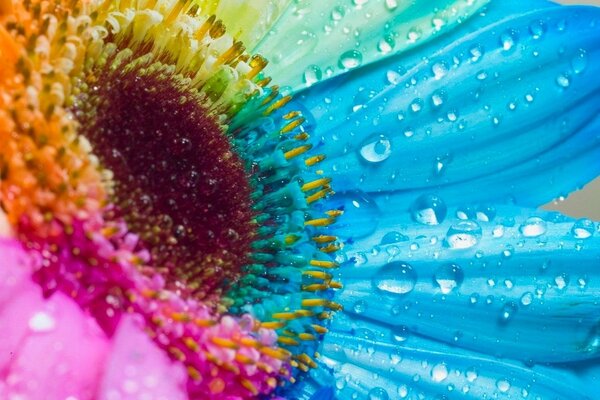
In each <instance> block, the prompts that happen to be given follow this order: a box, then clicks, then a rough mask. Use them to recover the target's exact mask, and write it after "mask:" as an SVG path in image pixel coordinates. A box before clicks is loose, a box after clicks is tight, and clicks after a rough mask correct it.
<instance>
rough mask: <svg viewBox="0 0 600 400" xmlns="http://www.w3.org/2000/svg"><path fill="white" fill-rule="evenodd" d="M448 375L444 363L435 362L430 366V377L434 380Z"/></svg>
mask: <svg viewBox="0 0 600 400" xmlns="http://www.w3.org/2000/svg"><path fill="white" fill-rule="evenodd" d="M447 377H448V368H447V367H446V365H445V364H436V365H435V366H434V367H433V368H431V379H432V380H433V381H434V382H441V381H443V380H444V379H446V378H447Z"/></svg>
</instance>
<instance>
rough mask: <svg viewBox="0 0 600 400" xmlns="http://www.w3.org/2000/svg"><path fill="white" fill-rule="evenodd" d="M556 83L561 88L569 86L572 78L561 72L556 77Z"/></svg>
mask: <svg viewBox="0 0 600 400" xmlns="http://www.w3.org/2000/svg"><path fill="white" fill-rule="evenodd" d="M556 84H557V85H558V86H560V87H561V88H565V89H566V88H568V87H569V85H570V84H571V80H570V79H569V77H568V76H566V75H565V74H560V75H558V76H557V77H556Z"/></svg>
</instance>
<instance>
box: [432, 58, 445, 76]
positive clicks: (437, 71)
mask: <svg viewBox="0 0 600 400" xmlns="http://www.w3.org/2000/svg"><path fill="white" fill-rule="evenodd" d="M431 71H432V72H433V77H434V78H435V79H441V78H443V77H444V76H446V74H447V73H448V65H446V63H445V62H437V63H435V64H433V66H432V67H431Z"/></svg>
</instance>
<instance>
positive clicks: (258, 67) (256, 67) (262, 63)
mask: <svg viewBox="0 0 600 400" xmlns="http://www.w3.org/2000/svg"><path fill="white" fill-rule="evenodd" d="M267 64H268V61H267V59H266V58H264V57H263V56H261V55H260V54H256V55H254V56H252V58H251V59H250V68H252V69H251V70H250V72H248V74H246V78H248V79H252V78H254V77H255V76H256V75H258V74H259V73H260V71H262V70H263V69H264V68H265V67H266V66H267Z"/></svg>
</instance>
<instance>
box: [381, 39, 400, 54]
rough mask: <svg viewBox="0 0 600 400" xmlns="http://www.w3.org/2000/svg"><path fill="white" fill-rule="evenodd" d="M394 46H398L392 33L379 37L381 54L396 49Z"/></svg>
mask: <svg viewBox="0 0 600 400" xmlns="http://www.w3.org/2000/svg"><path fill="white" fill-rule="evenodd" d="M394 47H396V41H395V40H394V37H393V36H391V35H386V36H385V37H383V38H381V39H379V41H378V42H377V50H378V51H379V52H380V53H381V54H388V53H389V52H391V51H392V50H394Z"/></svg>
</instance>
